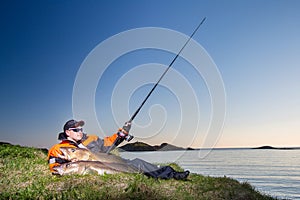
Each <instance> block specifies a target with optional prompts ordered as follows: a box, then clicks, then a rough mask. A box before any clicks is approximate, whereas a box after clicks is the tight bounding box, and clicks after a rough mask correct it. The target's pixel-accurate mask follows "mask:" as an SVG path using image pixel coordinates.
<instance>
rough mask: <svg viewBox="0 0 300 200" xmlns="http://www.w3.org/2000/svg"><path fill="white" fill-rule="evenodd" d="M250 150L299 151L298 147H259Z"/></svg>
mask: <svg viewBox="0 0 300 200" xmlns="http://www.w3.org/2000/svg"><path fill="white" fill-rule="evenodd" d="M252 149H275V150H295V149H300V147H272V146H261V147H255V148H252Z"/></svg>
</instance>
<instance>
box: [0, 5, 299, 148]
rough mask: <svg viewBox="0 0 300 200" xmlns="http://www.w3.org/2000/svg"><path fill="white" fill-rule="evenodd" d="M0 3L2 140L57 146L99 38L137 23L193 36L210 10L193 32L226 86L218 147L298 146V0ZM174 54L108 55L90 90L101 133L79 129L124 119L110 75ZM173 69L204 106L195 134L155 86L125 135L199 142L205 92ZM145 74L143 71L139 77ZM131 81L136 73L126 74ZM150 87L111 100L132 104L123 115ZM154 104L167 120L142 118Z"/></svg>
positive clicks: (206, 115) (111, 126)
mask: <svg viewBox="0 0 300 200" xmlns="http://www.w3.org/2000/svg"><path fill="white" fill-rule="evenodd" d="M0 9H1V12H0V16H1V21H0V24H1V37H0V38H1V39H0V41H1V48H0V49H1V59H0V61H1V63H0V64H1V68H0V70H1V71H0V72H1V73H0V77H1V79H0V81H1V84H0V87H1V91H2V93H1V94H2V95H1V104H0V105H1V111H2V115H1V116H0V119H1V125H2V130H1V132H0V140H1V141H6V142H11V143H14V144H21V145H27V146H38V147H50V146H51V145H53V144H55V143H56V142H57V134H58V132H60V131H61V129H62V126H63V124H64V123H65V121H67V120H68V119H71V118H73V110H72V95H73V89H74V88H73V87H74V83H75V80H76V75H77V73H78V71H79V69H80V66H81V65H82V63H83V61H84V60H85V59H86V57H87V56H88V55H89V53H90V52H91V51H92V50H93V49H94V48H95V47H96V46H97V45H99V44H100V43H101V42H103V41H105V40H106V39H108V38H110V37H112V36H114V35H116V34H118V33H121V32H124V31H127V30H130V29H135V28H143V27H160V28H167V29H171V30H175V31H178V32H180V33H183V34H186V35H190V34H191V32H192V31H193V30H194V28H195V27H196V26H197V24H198V23H199V22H200V21H201V19H202V18H203V17H207V19H206V21H205V23H204V24H203V26H202V27H201V28H200V30H199V31H198V32H197V33H196V35H195V36H194V37H193V39H194V40H195V41H197V42H198V43H199V44H201V45H202V46H203V48H204V49H205V50H206V51H207V53H208V54H209V55H210V56H211V58H212V59H213V61H214V63H215V64H216V66H217V67H218V70H219V72H220V74H221V76H222V80H223V82H224V87H225V91H226V119H225V124H224V128H223V131H222V132H221V133H220V137H219V138H218V140H216V141H215V142H216V143H215V144H216V147H248V146H260V145H273V146H300V145H299V141H300V123H299V120H300V93H299V91H300V78H299V74H300V66H299V64H300V57H299V54H300V37H299V35H300V14H299V9H300V2H299V1H297V0H287V1H283V0H282V1H279V0H275V1H273V0H264V1H261V0H259V1H258V0H257V1H256V0H251V1H246V0H245V1H238V0H236V1H234V0H228V1H221V0H213V1H208V0H207V1H156V0H155V1H26V2H25V1H4V2H2V5H1V8H0ZM128 42H130V41H128ZM120 48H121V47H120ZM173 57H174V55H173V54H171V53H169V52H164V51H160V50H149V49H148V50H144V51H136V52H131V53H128V54H126V55H123V56H120V58H118V59H117V60H115V61H114V62H113V63H112V64H111V66H109V68H108V69H107V70H106V71H105V73H104V74H103V77H102V78H101V80H100V81H99V84H98V86H97V91H96V94H95V99H96V105H95V113H96V115H97V117H98V119H99V121H102V122H101V123H102V125H101V128H102V130H101V131H103V132H104V133H102V132H101V131H100V130H98V129H97V128H96V127H91V126H89V122H88V121H86V126H85V130H86V131H88V132H89V131H91V132H93V133H94V134H98V135H99V136H105V135H110V134H111V133H113V132H114V131H115V130H116V129H117V128H118V126H120V125H121V124H120V123H121V122H119V121H118V122H116V121H115V119H114V116H113V114H112V112H111V102H112V101H115V100H112V97H114V96H113V95H112V94H113V90H114V88H115V85H116V83H117V81H118V80H119V79H120V78H121V77H122V76H123V75H126V73H127V72H129V71H130V70H132V69H135V67H137V66H140V65H143V64H144V65H147V64H149V63H160V64H162V65H168V64H169V63H170V62H171V60H172V59H173ZM99 59H101V58H99ZM120 66H122V67H120ZM185 66H186V67H185ZM145 67H147V66H145ZM174 70H177V71H178V73H180V74H183V75H184V77H185V78H186V79H187V80H188V81H189V82H190V84H191V87H192V88H193V89H194V91H195V95H196V97H197V100H198V103H199V104H198V105H199V108H200V110H201V118H199V121H200V122H199V130H198V132H197V131H196V134H195V133H193V134H191V135H190V134H189V133H188V132H181V131H177V130H173V129H172V127H173V126H174V127H177V128H178V126H177V125H178V122H180V119H179V118H180V117H182V115H181V113H180V108H179V107H180V99H179V100H178V99H176V96H177V95H178V94H174V93H172V91H170V90H169V89H168V88H167V87H163V86H160V87H158V88H157V90H156V91H155V92H154V93H153V96H151V98H150V99H149V102H147V104H146V105H145V108H143V110H142V111H141V113H140V114H139V115H138V116H137V118H136V121H135V123H136V124H133V127H132V134H134V135H135V136H136V140H138V141H144V142H147V143H150V144H160V143H162V142H169V143H173V144H175V145H178V146H186V145H190V146H193V147H201V146H202V144H203V141H204V140H205V138H204V135H205V130H206V129H207V126H208V125H209V119H210V117H211V116H210V115H211V114H210V112H211V110H212V107H211V105H210V103H209V102H210V100H209V92H208V90H207V88H206V87H205V83H204V81H203V79H202V77H201V76H199V75H195V73H194V71H193V69H192V68H191V67H189V65H188V64H187V63H185V61H184V60H183V59H182V58H179V59H178V60H177V61H176V63H175V64H174ZM158 74H159V73H158ZM143 76H144V78H146V77H148V74H146V75H143V74H140V76H139V77H140V78H141V77H142V78H143ZM156 80H157V79H155V80H153V82H155V81H156ZM128 81H130V82H134V81H135V80H132V77H131V80H128ZM125 86H126V84H125ZM123 87H124V86H123ZM151 87H152V85H144V86H141V87H140V88H139V89H138V90H136V91H135V92H134V93H133V95H132V97H131V98H130V100H129V101H128V99H124V100H123V99H122V97H120V98H117V99H119V100H117V103H119V104H121V105H122V102H123V101H124V107H126V108H127V110H129V111H128V112H129V113H125V114H124V113H123V114H122V115H123V116H126V117H127V116H128V115H129V116H130V114H131V113H133V112H134V111H135V109H136V108H137V107H138V106H139V104H140V103H141V101H142V100H143V98H144V96H145V95H146V94H147V92H148V91H149V89H151ZM125 88H126V87H125ZM182 92H183V94H185V93H184V91H182ZM120 96H122V95H120ZM128 102H129V103H128ZM178 102H179V103H178ZM153 105H163V107H162V106H154V107H152V106H153ZM83 106H84V105H83ZM151 107H152V108H153V109H152V110H151V111H152V112H153V113H152V115H151V116H152V117H153V118H154V119H160V118H159V117H162V119H161V120H165V121H166V126H165V127H163V128H159V127H156V126H147V124H149V123H151V117H149V115H148V112H149V109H150V108H151ZM188 109H190V108H188ZM188 109H187V110H188ZM192 109H193V108H192ZM172 112H173V113H172ZM83 120H85V119H83ZM126 120H128V118H125V119H124V122H125V121H126ZM196 122H197V120H196V119H194V118H191V119H189V117H186V116H184V120H183V123H186V124H182V126H192V125H194V123H196ZM174 124H176V125H174ZM159 125H161V124H159V123H158V124H157V126H159ZM153 129H157V130H158V129H159V131H157V130H155V132H156V135H151V133H152V132H153ZM97 131H99V132H97ZM175 132H176V134H175ZM174 134H175V135H176V136H175V137H174ZM148 136H149V137H148ZM176 138H177V139H176Z"/></svg>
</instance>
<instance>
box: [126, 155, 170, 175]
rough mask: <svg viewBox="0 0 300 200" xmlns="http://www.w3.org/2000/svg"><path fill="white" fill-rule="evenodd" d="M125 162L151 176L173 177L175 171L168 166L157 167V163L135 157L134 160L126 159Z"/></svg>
mask: <svg viewBox="0 0 300 200" xmlns="http://www.w3.org/2000/svg"><path fill="white" fill-rule="evenodd" d="M126 162H127V164H128V165H130V166H132V167H134V168H137V169H138V170H139V171H140V172H141V173H143V174H145V175H146V176H149V177H153V178H162V179H170V178H173V176H174V174H175V173H176V171H175V170H174V169H173V168H172V167H170V166H163V167H158V166H157V165H154V164H151V163H148V162H146V161H144V160H141V159H139V158H136V159H134V160H126Z"/></svg>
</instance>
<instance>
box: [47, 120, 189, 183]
mask: <svg viewBox="0 0 300 200" xmlns="http://www.w3.org/2000/svg"><path fill="white" fill-rule="evenodd" d="M83 125H84V121H76V120H69V121H67V122H66V123H65V125H64V127H63V132H62V133H59V136H58V139H59V140H61V142H60V143H59V144H56V145H54V146H53V147H51V149H50V150H49V152H48V161H49V167H50V170H51V172H52V173H53V174H55V172H56V171H55V169H53V168H54V167H55V166H59V165H61V164H64V163H68V162H74V161H78V159H75V160H74V159H73V160H70V159H68V158H67V157H66V156H64V155H63V153H62V151H61V150H60V148H61V147H72V148H84V149H88V150H90V151H91V152H93V153H99V152H102V153H106V152H109V151H110V150H111V149H112V148H113V147H114V146H118V145H119V144H120V143H121V142H123V141H124V140H125V139H126V138H127V137H129V135H128V133H129V130H130V128H131V124H130V123H126V124H125V125H124V126H123V128H121V129H119V131H118V132H117V133H115V134H113V135H112V136H110V137H105V138H104V139H101V138H99V137H98V136H95V135H87V134H85V133H83V129H82V126H83ZM122 160H123V161H124V162H126V163H127V165H128V166H132V167H134V168H136V169H138V171H140V172H142V173H143V174H145V175H146V176H149V177H153V178H162V179H171V178H174V179H177V180H185V179H186V178H187V177H188V176H189V173H190V172H189V171H184V172H177V171H175V170H174V169H173V168H172V167H170V166H163V167H159V166H156V165H153V164H151V163H148V162H146V161H144V160H141V159H138V158H136V159H134V160H127V159H122Z"/></svg>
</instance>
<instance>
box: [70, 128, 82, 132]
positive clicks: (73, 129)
mask: <svg viewBox="0 0 300 200" xmlns="http://www.w3.org/2000/svg"><path fill="white" fill-rule="evenodd" d="M69 130H72V131H74V132H82V131H83V128H69Z"/></svg>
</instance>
